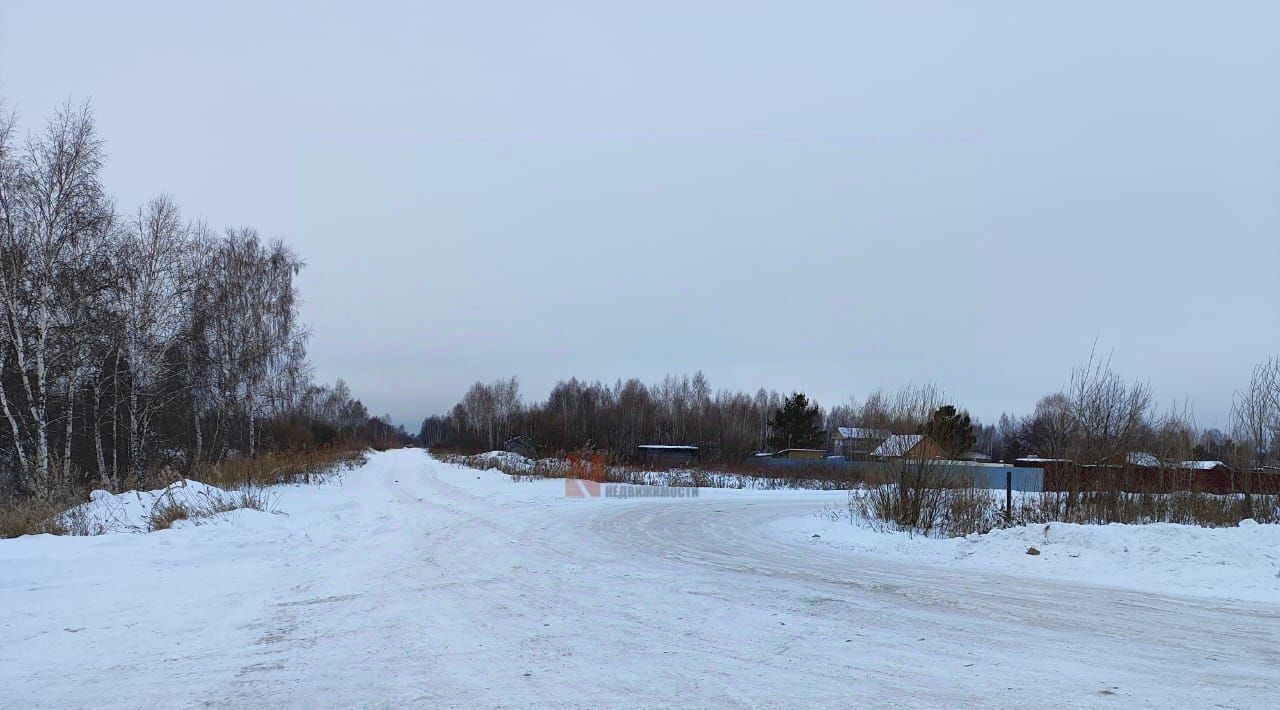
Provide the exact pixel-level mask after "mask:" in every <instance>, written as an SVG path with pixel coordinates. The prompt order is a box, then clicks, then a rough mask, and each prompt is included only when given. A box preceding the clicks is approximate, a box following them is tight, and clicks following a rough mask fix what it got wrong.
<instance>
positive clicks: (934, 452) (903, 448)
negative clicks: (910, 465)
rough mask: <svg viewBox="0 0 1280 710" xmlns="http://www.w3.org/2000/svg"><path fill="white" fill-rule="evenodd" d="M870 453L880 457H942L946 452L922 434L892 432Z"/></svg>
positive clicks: (944, 456) (945, 455)
mask: <svg viewBox="0 0 1280 710" xmlns="http://www.w3.org/2000/svg"><path fill="white" fill-rule="evenodd" d="M871 455H872V456H873V457H875V458H880V459H944V458H946V457H947V453H946V452H945V451H943V450H942V447H941V446H938V444H937V443H935V442H934V440H933V439H930V438H929V437H927V436H925V435H924V434H894V435H893V436H890V437H889V438H888V439H885V440H884V443H882V444H880V445H879V446H877V447H876V449H875V451H872V452H871Z"/></svg>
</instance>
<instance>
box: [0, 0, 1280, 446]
mask: <svg viewBox="0 0 1280 710" xmlns="http://www.w3.org/2000/svg"><path fill="white" fill-rule="evenodd" d="M1278 27H1280V4H1277V3H1274V2H1258V3H1203V2H1200V3H1187V4H1182V3H1174V2H1167V1H1165V2H1150V3H1145V2H1125V3H1114V2H1099V3H1087V2H1072V3H1053V4H1052V6H1050V4H1049V3H1027V2H1004V3H984V2H968V3H946V4H943V3H916V2H904V1H902V0H894V1H886V2H832V3H795V2H790V3H783V2H778V3H745V2H741V1H739V2H722V3H721V2H716V3H712V2H705V3H686V2H678V3H661V2H636V3H626V4H616V3H606V2H600V1H599V0H596V1H590V2H580V3H551V2H539V3H523V2H521V3H517V2H512V3H493V2H466V3H451V4H447V5H446V4H443V3H371V2H360V3H354V2H353V3H346V4H341V5H320V4H317V3H296V4H278V5H271V6H267V4H266V3H244V4H232V3H201V4H200V5H199V6H198V7H197V6H194V5H193V4H191V3H173V2H156V3H141V2H130V3H110V4H108V3H84V4H78V3H55V2H12V1H9V2H5V3H4V4H3V5H0V96H3V97H5V99H6V100H7V102H8V103H9V105H10V107H13V106H16V107H17V109H18V111H19V114H20V117H21V118H22V119H23V123H24V125H25V126H26V127H28V128H31V127H37V126H38V125H39V124H40V123H41V122H42V121H43V120H44V118H45V117H46V116H47V114H48V113H49V111H50V109H51V108H52V107H53V106H55V105H56V104H58V103H59V102H62V101H64V100H66V99H67V98H72V99H74V100H81V99H91V100H92V102H93V106H94V108H95V112H96V115H97V117H98V120H99V126H100V129H101V132H102V134H103V136H104V137H105V138H106V139H107V140H108V142H109V146H108V147H109V152H110V154H111V162H110V165H109V167H108V169H107V174H106V177H107V181H108V183H109V187H110V189H111V190H112V191H113V192H114V194H115V195H116V197H117V199H118V202H119V204H120V207H121V208H124V209H132V208H134V207H135V206H136V205H138V204H139V203H141V202H142V201H144V200H146V199H147V198H148V197H150V196H151V195H153V194H155V193H157V192H160V191H166V192H169V193H170V194H172V195H173V196H174V197H175V198H176V199H177V200H178V202H179V203H180V204H181V205H183V207H184V209H185V210H186V211H187V212H188V213H189V214H190V215H193V216H203V217H205V218H206V219H207V220H208V221H209V222H210V223H211V224H213V225H252V226H255V227H257V228H258V229H259V230H261V231H262V232H263V233H264V234H266V235H268V236H278V237H281V238H283V239H285V240H286V241H287V242H288V243H289V244H291V245H292V246H293V247H294V248H295V249H296V250H297V251H298V252H299V253H300V254H301V255H302V256H303V257H304V258H305V259H306V260H307V262H308V264H309V266H308V268H307V270H306V272H305V274H304V276H303V277H302V283H301V287H302V291H303V296H304V298H305V299H306V305H305V306H304V309H303V315H304V318H305V319H306V321H307V322H308V323H309V324H310V326H311V328H312V329H313V330H314V336H313V337H312V341H311V354H312V359H313V361H314V363H315V365H316V367H317V371H318V372H317V374H318V375H319V376H320V377H321V378H323V379H326V380H331V379H334V378H337V377H344V378H346V379H347V381H348V382H349V383H350V384H351V386H352V388H353V389H354V391H355V392H356V393H357V394H358V395H359V396H361V397H362V398H363V399H364V400H365V402H366V403H367V404H368V405H369V407H370V409H371V410H373V411H375V412H389V413H391V414H392V415H393V416H394V417H395V418H396V420H397V421H399V422H401V423H405V424H406V425H408V426H409V427H410V428H416V425H417V423H418V421H419V420H420V419H421V417H422V416H423V415H425V414H428V413H435V412H441V411H443V410H445V409H447V408H448V407H449V406H451V405H452V403H453V402H454V401H456V400H457V399H458V397H459V396H460V395H461V394H462V393H463V391H464V390H465V388H466V387H467V386H468V385H469V384H470V383H471V382H473V381H475V380H477V379H484V380H489V379H493V378H496V377H499V376H509V375H516V376H518V377H519V378H520V380H521V382H522V384H523V387H524V390H525V393H526V395H527V396H529V395H532V396H534V397H543V396H545V394H546V393H547V391H548V390H549V388H550V386H551V384H552V383H553V382H554V381H555V380H557V379H560V378H566V377H568V376H570V375H577V376H578V377H585V378H589V379H596V378H600V379H604V380H607V381H611V380H613V379H615V378H619V377H628V376H638V377H640V378H642V379H645V380H646V381H651V380H655V379H658V378H660V377H661V376H662V375H664V374H666V373H669V372H670V373H692V372H693V371H695V370H699V369H701V370H703V371H704V372H705V373H706V374H707V375H708V377H709V378H710V380H711V383H712V385H713V386H716V387H730V388H741V389H748V390H754V389H755V388H757V387H761V386H763V387H767V388H775V389H779V390H793V389H799V390H805V391H808V392H809V393H811V394H812V395H815V396H816V397H817V398H818V399H819V400H820V401H821V402H823V403H824V404H832V403H834V402H836V401H838V400H843V399H845V398H847V397H848V396H849V395H850V394H857V395H859V396H861V395H865V394H866V393H867V392H868V391H870V390H871V389H874V388H875V387H878V386H881V385H884V386H888V387H896V386H898V385H900V384H903V383H905V382H907V381H915V382H920V381H924V380H930V379H931V380H934V381H936V382H937V383H938V384H939V385H940V386H942V387H943V388H944V389H945V390H947V391H949V392H950V393H952V394H953V395H954V396H955V398H956V399H957V400H958V401H959V402H960V403H961V404H964V405H967V406H968V407H969V408H970V410H971V411H973V412H975V413H976V414H978V415H979V416H980V417H982V418H984V419H986V420H988V421H989V420H991V419H994V418H995V417H996V416H998V415H999V413H1000V412H1001V411H1018V412H1025V411H1027V410H1029V409H1030V408H1031V406H1032V405H1033V404H1034V402H1035V399H1036V398H1037V397H1038V396H1040V395H1042V394H1044V393H1046V392H1048V391H1050V390H1053V389H1055V388H1057V387H1060V386H1061V385H1062V384H1063V383H1064V382H1065V380H1066V379H1067V376H1068V374H1069V371H1070V369H1071V367H1072V365H1073V364H1076V363H1078V362H1080V361H1082V360H1083V359H1085V358H1086V357H1087V356H1088V354H1089V350H1090V347H1091V345H1092V343H1093V341H1094V339H1095V338H1097V339H1098V341H1099V343H1100V346H1101V347H1102V348H1103V349H1104V350H1108V351H1110V350H1114V361H1113V364H1114V365H1115V367H1116V368H1117V369H1118V370H1120V371H1121V372H1122V373H1123V374H1125V375H1126V376H1130V377H1141V378H1143V379H1146V380H1148V381H1149V382H1150V383H1151V385H1152V387H1153V388H1154V389H1155V390H1156V393H1157V395H1158V397H1159V398H1160V400H1161V402H1162V403H1164V404H1168V403H1169V402H1170V401H1172V400H1173V399H1174V398H1175V397H1176V398H1183V397H1187V398H1190V399H1191V400H1192V402H1193V404H1194V406H1195V411H1196V413H1197V416H1198V418H1199V420H1200V422H1201V424H1214V423H1225V419H1226V412H1227V409H1228V407H1229V402H1230V397H1231V393H1232V391H1233V390H1234V389H1236V388H1237V387H1239V386H1241V385H1242V384H1243V382H1244V381H1245V380H1247V378H1248V375H1249V369H1250V368H1251V367H1252V365H1253V364H1254V363H1255V362H1257V361H1259V360H1262V359H1264V358H1265V357H1267V356H1269V355H1272V354H1275V353H1277V352H1280V336H1278V335H1277V325H1280V316H1277V308H1276V305H1277V300H1276V295H1275V294H1276V289H1275V279H1276V273H1277V264H1280V90H1277V89H1278V87H1280V42H1277V41H1276V31H1277V28H1278Z"/></svg>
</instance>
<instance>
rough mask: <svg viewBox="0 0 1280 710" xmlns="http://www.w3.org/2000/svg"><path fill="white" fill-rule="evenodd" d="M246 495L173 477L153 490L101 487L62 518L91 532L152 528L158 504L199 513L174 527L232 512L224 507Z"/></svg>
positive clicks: (73, 525) (178, 522)
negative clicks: (113, 490)
mask: <svg viewBox="0 0 1280 710" xmlns="http://www.w3.org/2000/svg"><path fill="white" fill-rule="evenodd" d="M243 496H244V494H243V493H241V492H238V491H226V490H223V489H221V488H218V487H217V486H210V485H207V484H204V483H201V482H199V481H193V480H185V481H174V482H173V483H171V484H169V485H168V486H165V487H164V488H160V489H157V490H153V491H125V492H124V493H111V492H110V491H103V490H98V491H94V492H92V493H90V494H89V501H88V502H87V503H82V504H81V505H78V506H76V507H74V508H72V509H70V510H68V511H67V512H66V513H63V519H64V521H65V522H66V523H67V525H68V528H69V529H71V530H74V531H80V532H84V533H87V534H89V535H106V534H111V533H140V532H149V531H151V530H154V529H155V528H156V527H157V526H156V525H155V523H154V521H153V515H154V514H155V513H156V509H157V506H160V507H165V506H181V507H182V508H184V509H186V510H188V511H192V512H193V513H196V514H197V516H198V517H195V518H192V519H190V520H180V521H177V522H176V523H174V527H182V526H183V525H189V524H193V523H199V522H202V521H208V520H211V519H218V518H219V517H220V516H223V515H226V513H227V512H230V511H224V510H223V509H225V508H228V507H233V506H234V507H237V508H240V507H242V506H239V505H236V504H237V501H240V500H241V499H242V498H243ZM215 511H222V512H215ZM249 512H259V511H249Z"/></svg>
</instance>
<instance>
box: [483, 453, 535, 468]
mask: <svg viewBox="0 0 1280 710" xmlns="http://www.w3.org/2000/svg"><path fill="white" fill-rule="evenodd" d="M476 458H477V459H479V460H481V461H492V462H493V463H495V464H501V465H503V466H507V467H510V468H515V469H520V470H522V471H532V470H533V459H529V458H525V457H524V456H521V455H520V454H517V453H515V452H512V451H486V452H484V453H483V454H476Z"/></svg>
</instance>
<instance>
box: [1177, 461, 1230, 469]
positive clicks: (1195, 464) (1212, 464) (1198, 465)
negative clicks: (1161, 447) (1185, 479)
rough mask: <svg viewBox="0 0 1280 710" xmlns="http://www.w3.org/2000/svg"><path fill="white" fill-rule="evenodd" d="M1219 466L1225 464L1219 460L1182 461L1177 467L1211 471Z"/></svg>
mask: <svg viewBox="0 0 1280 710" xmlns="http://www.w3.org/2000/svg"><path fill="white" fill-rule="evenodd" d="M1219 466H1226V464H1225V463H1222V462H1221V461H1182V462H1181V463H1179V464H1178V468H1194V469H1197V470H1200V471H1212V470H1213V469H1215V468H1217V467H1219Z"/></svg>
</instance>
